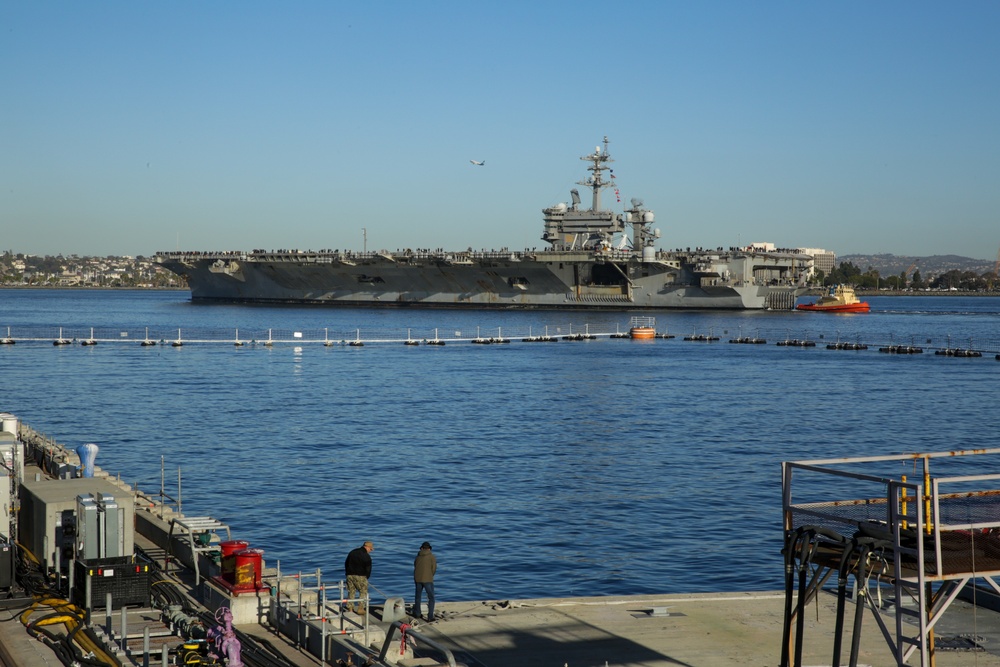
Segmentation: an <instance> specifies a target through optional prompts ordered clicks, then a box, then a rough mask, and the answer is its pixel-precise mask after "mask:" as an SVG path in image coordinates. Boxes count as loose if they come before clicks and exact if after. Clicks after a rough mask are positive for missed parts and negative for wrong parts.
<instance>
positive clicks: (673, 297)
mask: <svg viewBox="0 0 1000 667" xmlns="http://www.w3.org/2000/svg"><path fill="white" fill-rule="evenodd" d="M784 259H785V260H786V261H781V258H780V257H777V256H776V255H775V254H773V253H716V254H707V253H688V254H678V253H657V254H656V255H655V256H654V257H652V258H648V259H647V260H646V261H642V260H640V259H638V258H636V257H635V255H634V254H632V253H629V252H609V253H605V254H604V256H596V255H595V254H594V253H592V252H582V251H580V252H558V251H544V252H537V253H532V252H523V253H507V252H505V253H450V254H444V253H438V254H425V255H417V254H412V253H395V254H392V253H358V254H350V253H336V252H330V253H325V252H319V253H221V254H205V253H161V254H159V255H157V257H156V261H157V262H158V263H159V264H160V265H162V266H164V267H165V268H167V269H169V270H170V271H172V272H174V273H176V274H178V275H181V276H183V277H185V278H186V280H187V282H188V285H189V286H190V288H191V298H192V300H193V301H196V302H242V303H295V304H316V305H330V306H336V305H341V306H364V307H372V306H384V307H438V308H480V309H483V308H498V309H530V308H546V309H595V310H606V309H611V310H613V309H618V310H631V309H659V308H694V309H733V310H744V309H767V308H770V309H790V308H792V307H794V302H795V298H796V297H797V296H798V295H799V294H801V293H802V291H803V290H802V289H801V288H798V287H796V286H795V284H794V283H793V282H792V281H791V279H790V273H791V271H792V267H793V265H794V262H792V261H787V260H789V259H790V258H789V257H784ZM713 262H714V265H713ZM737 269H739V271H738V272H737Z"/></svg>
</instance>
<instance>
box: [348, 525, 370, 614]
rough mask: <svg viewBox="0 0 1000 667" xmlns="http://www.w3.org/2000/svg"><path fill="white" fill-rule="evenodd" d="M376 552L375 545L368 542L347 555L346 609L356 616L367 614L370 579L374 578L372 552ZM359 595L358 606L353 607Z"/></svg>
mask: <svg viewBox="0 0 1000 667" xmlns="http://www.w3.org/2000/svg"><path fill="white" fill-rule="evenodd" d="M373 551H375V545H373V544H372V543H371V541H370V540H366V541H365V543H364V544H362V545H361V546H360V547H358V548H357V549H352V550H351V553H349V554H347V560H345V561H344V574H346V575H347V602H346V603H345V607H346V608H347V609H350V610H351V611H353V612H354V613H355V614H360V613H367V612H368V608H367V607H366V606H365V599H366V598H367V597H368V578H369V577H371V576H372V557H371V555H370V554H371V552H373ZM355 593H357V594H358V598H359V600H358V604H356V605H353V607H352V603H353V601H354V594H355Z"/></svg>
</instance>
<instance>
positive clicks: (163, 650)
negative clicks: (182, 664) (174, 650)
mask: <svg viewBox="0 0 1000 667" xmlns="http://www.w3.org/2000/svg"><path fill="white" fill-rule="evenodd" d="M169 652H170V649H168V648H167V645H166V644H164V645H163V646H161V647H160V667H170V665H169V664H168V663H167V658H168V657H169Z"/></svg>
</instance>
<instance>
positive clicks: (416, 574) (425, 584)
mask: <svg viewBox="0 0 1000 667" xmlns="http://www.w3.org/2000/svg"><path fill="white" fill-rule="evenodd" d="M437 567H438V564H437V558H435V557H434V554H433V553H431V543H430V542H424V543H423V544H421V545H420V551H419V552H418V553H417V557H416V558H414V559H413V584H414V587H415V588H416V593H415V594H414V596H413V597H414V602H413V615H414V616H415V617H417V618H420V598H421V597H422V596H423V592H424V591H427V620H428V621H433V620H434V573H435V572H437Z"/></svg>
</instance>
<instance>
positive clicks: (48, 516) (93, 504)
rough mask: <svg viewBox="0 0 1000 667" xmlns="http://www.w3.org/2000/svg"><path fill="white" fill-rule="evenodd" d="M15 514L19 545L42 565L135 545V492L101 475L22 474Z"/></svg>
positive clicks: (127, 550) (124, 552) (126, 552)
mask: <svg viewBox="0 0 1000 667" xmlns="http://www.w3.org/2000/svg"><path fill="white" fill-rule="evenodd" d="M20 519H21V521H20V524H19V529H20V542H21V544H22V545H23V546H24V547H25V548H27V549H28V550H30V551H31V553H32V554H34V555H35V557H36V558H38V560H39V561H41V562H43V563H44V564H45V567H46V568H54V567H56V566H58V567H59V569H62V568H64V567H66V566H67V565H68V563H69V560H70V559H71V558H73V557H74V556H75V557H76V558H77V559H83V560H86V559H89V558H105V557H107V556H109V555H111V554H113V555H115V556H131V555H132V553H133V551H134V549H135V536H134V532H133V531H134V528H135V496H134V495H133V494H131V493H130V492H128V491H127V490H124V489H122V488H121V487H118V486H116V485H114V484H112V483H111V482H108V481H107V480H104V479H100V478H96V477H76V478H73V479H48V478H42V479H37V480H36V479H25V480H23V483H22V485H21V512H20Z"/></svg>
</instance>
